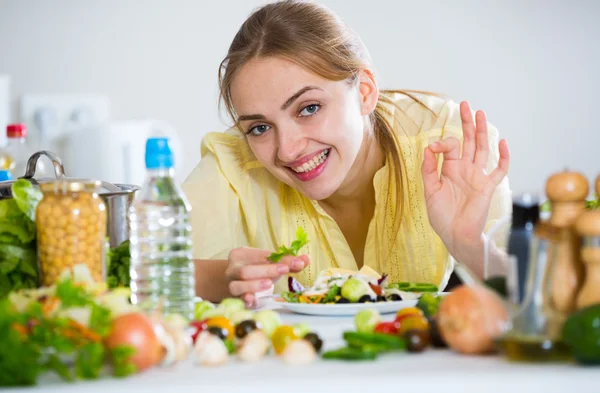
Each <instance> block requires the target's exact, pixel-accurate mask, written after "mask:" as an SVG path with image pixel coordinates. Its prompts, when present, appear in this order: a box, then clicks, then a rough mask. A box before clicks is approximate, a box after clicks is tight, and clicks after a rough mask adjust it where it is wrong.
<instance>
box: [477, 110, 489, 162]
mask: <svg viewBox="0 0 600 393" xmlns="http://www.w3.org/2000/svg"><path fill="white" fill-rule="evenodd" d="M475 118H476V121H477V131H476V132H475V140H476V141H477V150H476V151H475V159H474V160H473V162H474V163H475V165H477V166H479V167H480V168H485V167H486V166H487V160H488V157H489V154H490V146H489V144H488V128H487V119H486V118H485V112H483V111H477V113H476V114H475Z"/></svg>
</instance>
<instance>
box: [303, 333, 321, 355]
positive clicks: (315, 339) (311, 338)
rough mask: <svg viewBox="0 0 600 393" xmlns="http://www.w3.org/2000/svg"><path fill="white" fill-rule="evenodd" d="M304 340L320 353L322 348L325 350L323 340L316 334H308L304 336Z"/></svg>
mask: <svg viewBox="0 0 600 393" xmlns="http://www.w3.org/2000/svg"><path fill="white" fill-rule="evenodd" d="M304 339H305V340H306V341H308V342H309V343H310V344H311V345H312V346H313V347H314V348H315V351H317V353H318V352H320V351H321V348H323V340H321V337H319V336H318V335H317V334H316V333H308V334H307V335H306V336H304Z"/></svg>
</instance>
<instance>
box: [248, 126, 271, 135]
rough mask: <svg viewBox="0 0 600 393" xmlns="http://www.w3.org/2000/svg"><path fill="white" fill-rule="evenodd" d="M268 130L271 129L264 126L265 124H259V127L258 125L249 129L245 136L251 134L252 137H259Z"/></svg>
mask: <svg viewBox="0 0 600 393" xmlns="http://www.w3.org/2000/svg"><path fill="white" fill-rule="evenodd" d="M269 128H271V127H269V126H268V125H266V124H261V125H259V126H256V127H252V128H251V129H249V130H248V131H247V132H246V135H248V134H252V135H254V136H259V135H262V134H264V133H265V132H267V131H268V130H269Z"/></svg>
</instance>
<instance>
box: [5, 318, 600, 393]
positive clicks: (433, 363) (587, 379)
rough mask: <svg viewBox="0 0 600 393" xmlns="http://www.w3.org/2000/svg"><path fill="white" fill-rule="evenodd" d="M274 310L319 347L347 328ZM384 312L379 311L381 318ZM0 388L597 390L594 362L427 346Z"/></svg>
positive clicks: (116, 392)
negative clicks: (347, 357) (526, 359)
mask: <svg viewBox="0 0 600 393" xmlns="http://www.w3.org/2000/svg"><path fill="white" fill-rule="evenodd" d="M279 311H280V312H281V315H282V318H283V320H284V323H289V324H295V323H300V322H305V323H308V324H309V326H310V327H311V328H312V330H314V331H315V332H317V333H318V334H319V335H320V336H321V338H322V339H323V341H324V343H325V349H331V348H336V347H339V346H342V345H343V341H342V338H341V332H342V331H344V330H350V329H352V328H353V319H352V318H350V317H312V316H303V315H296V314H291V313H289V312H286V311H283V310H279ZM391 318H392V316H387V318H386V316H384V319H391ZM7 391H10V392H12V391H14V392H36V391H43V392H57V393H58V392H61V393H62V392H64V393H67V392H77V393H80V392H85V393H120V392H124V393H131V392H148V393H151V392H160V393H165V392H168V393H183V392H193V393H204V392H215V393H226V392H236V393H237V392H248V391H257V392H264V393H267V392H277V393H291V392H303V393H306V392H309V391H314V392H334V391H335V392H343V393H348V392H361V393H365V392H369V393H370V392H384V391H393V392H410V393H429V392H444V393H454V392H456V393H459V392H460V393H466V392H478V393H495V392H498V393H500V392H501V393H506V392H511V393H513V392H525V391H526V392H528V393H535V392H540V393H542V392H543V393H550V392H557V393H558V392H560V393H566V392H573V393H575V392H577V393H584V392H594V393H597V392H600V369H599V368H586V367H581V366H576V365H564V364H554V365H534V364H513V363H509V362H507V361H505V360H504V359H502V358H500V357H498V356H483V357H471V356H461V355H458V354H455V353H453V352H452V351H450V350H434V349H430V350H428V351H426V352H424V353H421V354H409V353H396V354H387V355H381V356H380V358H379V359H378V360H376V361H373V362H356V363H353V362H342V361H331V360H330V361H325V360H320V359H319V360H317V361H315V362H314V363H313V364H311V365H309V366H288V365H286V364H285V363H284V362H283V360H282V359H279V358H276V357H275V356H268V357H267V358H265V359H263V360H262V361H260V362H258V363H254V364H249V363H242V362H239V361H237V360H236V359H235V358H233V357H232V358H231V359H230V362H229V364H228V365H226V366H222V367H217V368H206V367H200V366H196V365H195V364H194V362H193V356H192V357H190V359H189V360H188V361H187V362H185V363H182V364H179V365H178V366H176V367H174V368H172V369H167V368H157V369H152V370H149V371H147V372H145V373H143V374H139V375H135V376H132V377H129V378H126V379H113V378H104V379H102V380H98V381H92V382H77V383H65V382H63V381H61V380H59V379H58V377H55V376H53V375H52V376H50V375H49V376H46V377H44V378H42V379H41V380H40V383H39V385H38V386H36V387H33V388H26V389H8V390H7Z"/></svg>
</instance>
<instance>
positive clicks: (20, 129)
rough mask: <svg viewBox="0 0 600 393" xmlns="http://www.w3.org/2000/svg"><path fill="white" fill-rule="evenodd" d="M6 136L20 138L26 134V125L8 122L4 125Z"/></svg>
mask: <svg viewBox="0 0 600 393" xmlns="http://www.w3.org/2000/svg"><path fill="white" fill-rule="evenodd" d="M6 136H7V137H8V138H22V137H25V136H27V126H26V125H25V124H22V123H19V124H9V125H7V126H6Z"/></svg>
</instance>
